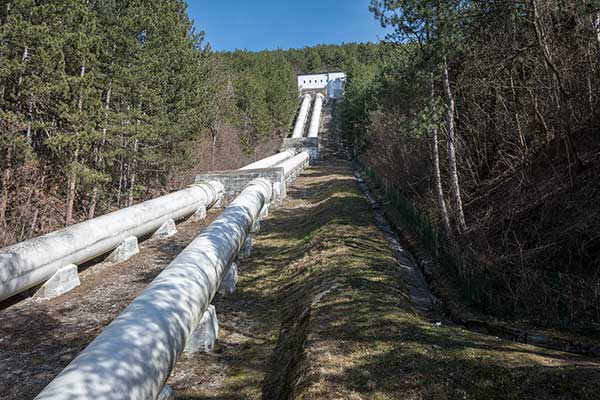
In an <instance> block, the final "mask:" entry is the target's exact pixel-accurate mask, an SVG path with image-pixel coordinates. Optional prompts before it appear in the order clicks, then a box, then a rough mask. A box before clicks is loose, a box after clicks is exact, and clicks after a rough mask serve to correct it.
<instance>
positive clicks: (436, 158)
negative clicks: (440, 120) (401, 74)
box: [431, 77, 452, 240]
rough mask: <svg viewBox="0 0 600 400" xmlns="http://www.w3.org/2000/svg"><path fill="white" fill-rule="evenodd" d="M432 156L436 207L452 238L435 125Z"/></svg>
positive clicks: (433, 94)
mask: <svg viewBox="0 0 600 400" xmlns="http://www.w3.org/2000/svg"><path fill="white" fill-rule="evenodd" d="M434 99H435V85H434V82H433V77H432V79H431V104H432V106H433V103H434ZM432 110H433V108H432ZM431 133H432V144H431V150H432V158H433V176H434V179H435V188H436V194H437V201H438V207H439V208H440V212H441V214H442V220H443V222H444V229H445V230H446V235H447V236H448V239H450V240H452V227H451V226H450V216H449V215H448V208H447V207H446V200H445V199H444V188H443V186H442V174H441V172H440V152H439V146H438V129H437V127H435V128H433V130H432V132H431Z"/></svg>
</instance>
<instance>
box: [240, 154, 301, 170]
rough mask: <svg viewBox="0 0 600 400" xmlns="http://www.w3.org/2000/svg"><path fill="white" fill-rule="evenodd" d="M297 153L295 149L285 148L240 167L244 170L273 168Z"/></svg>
mask: <svg viewBox="0 0 600 400" xmlns="http://www.w3.org/2000/svg"><path fill="white" fill-rule="evenodd" d="M295 154H296V151H294V150H285V151H282V152H281V153H277V154H275V155H273V156H271V157H267V158H263V159H262V160H258V161H256V162H253V163H252V164H248V165H246V166H245V167H242V168H240V170H241V171H243V170H247V169H260V168H271V167H274V166H275V165H277V164H279V163H281V162H283V161H285V160H287V159H288V158H292V157H294V155H295Z"/></svg>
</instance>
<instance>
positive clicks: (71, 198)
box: [65, 172, 77, 226]
mask: <svg viewBox="0 0 600 400" xmlns="http://www.w3.org/2000/svg"><path fill="white" fill-rule="evenodd" d="M76 189H77V175H76V174H75V173H74V172H73V173H72V174H71V177H70V178H69V194H68V196H67V213H66V216H65V225H67V226H68V225H71V224H73V206H74V205H75V192H76Z"/></svg>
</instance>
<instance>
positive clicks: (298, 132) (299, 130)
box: [292, 94, 312, 139]
mask: <svg viewBox="0 0 600 400" xmlns="http://www.w3.org/2000/svg"><path fill="white" fill-rule="evenodd" d="M311 100H312V97H310V94H305V95H304V96H302V105H301V106H300V111H299V112H298V118H296V124H295V125H294V132H293V133H292V138H294V139H295V138H301V137H302V136H303V135H304V127H305V125H306V120H307V119H308V112H309V111H310V102H311Z"/></svg>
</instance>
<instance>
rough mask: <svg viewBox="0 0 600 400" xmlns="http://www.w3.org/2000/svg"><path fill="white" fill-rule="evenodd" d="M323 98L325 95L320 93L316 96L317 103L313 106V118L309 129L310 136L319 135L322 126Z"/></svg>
mask: <svg viewBox="0 0 600 400" xmlns="http://www.w3.org/2000/svg"><path fill="white" fill-rule="evenodd" d="M323 100H325V97H324V96H323V95H322V94H321V93H319V94H317V97H316V98H315V104H314V106H313V111H312V118H311V120H310V127H309V129H308V137H318V136H319V128H320V127H321V110H322V109H323Z"/></svg>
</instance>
